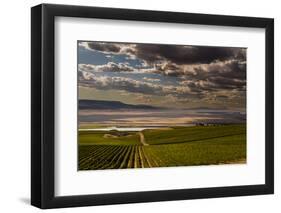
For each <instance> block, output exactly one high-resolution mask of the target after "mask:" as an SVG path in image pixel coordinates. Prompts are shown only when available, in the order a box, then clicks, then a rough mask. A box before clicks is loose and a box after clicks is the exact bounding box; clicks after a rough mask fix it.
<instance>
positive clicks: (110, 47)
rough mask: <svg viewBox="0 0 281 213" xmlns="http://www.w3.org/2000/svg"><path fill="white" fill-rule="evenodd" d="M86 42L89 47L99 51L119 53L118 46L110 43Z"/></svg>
mask: <svg viewBox="0 0 281 213" xmlns="http://www.w3.org/2000/svg"><path fill="white" fill-rule="evenodd" d="M87 43H88V47H89V48H90V49H92V50H97V51H101V52H109V53H119V52H120V50H121V48H120V46H118V45H115V44H111V43H99V42H87Z"/></svg>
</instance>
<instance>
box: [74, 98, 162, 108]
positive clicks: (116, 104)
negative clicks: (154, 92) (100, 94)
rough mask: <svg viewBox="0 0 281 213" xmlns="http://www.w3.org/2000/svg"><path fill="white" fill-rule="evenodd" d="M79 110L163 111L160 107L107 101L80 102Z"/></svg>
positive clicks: (84, 100)
mask: <svg viewBox="0 0 281 213" xmlns="http://www.w3.org/2000/svg"><path fill="white" fill-rule="evenodd" d="M79 109H100V110H102V109H111V110H113V109H150V110H152V109H162V108H160V107H155V106H150V105H145V104H139V105H134V104H125V103H123V102H121V101H105V100H89V99H82V100H79Z"/></svg>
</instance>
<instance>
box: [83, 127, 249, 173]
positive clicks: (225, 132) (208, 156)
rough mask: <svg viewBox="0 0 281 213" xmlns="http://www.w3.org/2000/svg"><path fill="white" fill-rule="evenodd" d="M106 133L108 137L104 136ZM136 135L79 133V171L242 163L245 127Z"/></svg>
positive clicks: (198, 128) (162, 131)
mask: <svg viewBox="0 0 281 213" xmlns="http://www.w3.org/2000/svg"><path fill="white" fill-rule="evenodd" d="M106 134H109V135H107V136H105V135H106ZM144 135H145V139H146V142H147V143H149V144H150V145H149V146H143V145H142V144H141V143H140V142H139V136H138V135H137V134H136V133H135V132H122V133H120V132H118V131H111V132H107V133H105V132H101V131H100V132H93V131H90V132H88V131H81V132H79V166H78V167H79V170H92V169H123V168H149V167H169V166H191V165H210V164H225V163H242V162H245V160H246V126H245V125H229V126H210V127H201V126H200V127H199V126H196V127H176V128H173V129H171V130H146V131H144Z"/></svg>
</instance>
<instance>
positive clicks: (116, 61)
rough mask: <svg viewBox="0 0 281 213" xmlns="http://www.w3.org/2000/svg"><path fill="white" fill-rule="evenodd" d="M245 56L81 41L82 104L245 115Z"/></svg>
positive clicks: (233, 50)
mask: <svg viewBox="0 0 281 213" xmlns="http://www.w3.org/2000/svg"><path fill="white" fill-rule="evenodd" d="M246 51H247V49H246V48H239V47H210V46H190V45H169V44H141V43H117V42H100V41H78V86H79V99H91V100H115V101H122V102H124V103H127V104H146V105H152V106H162V107H163V106H165V107H171V108H186V109H190V108H214V109H235V110H241V111H245V107H246Z"/></svg>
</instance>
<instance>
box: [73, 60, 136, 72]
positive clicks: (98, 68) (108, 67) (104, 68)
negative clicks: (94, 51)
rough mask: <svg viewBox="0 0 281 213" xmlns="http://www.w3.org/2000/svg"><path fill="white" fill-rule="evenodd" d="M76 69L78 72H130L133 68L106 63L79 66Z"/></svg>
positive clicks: (122, 64)
mask: <svg viewBox="0 0 281 213" xmlns="http://www.w3.org/2000/svg"><path fill="white" fill-rule="evenodd" d="M78 69H79V70H80V71H87V72H132V71H134V70H135V68H133V67H131V66H130V65H128V64H127V63H114V62H108V63H107V64H102V65H95V64H79V65H78Z"/></svg>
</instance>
